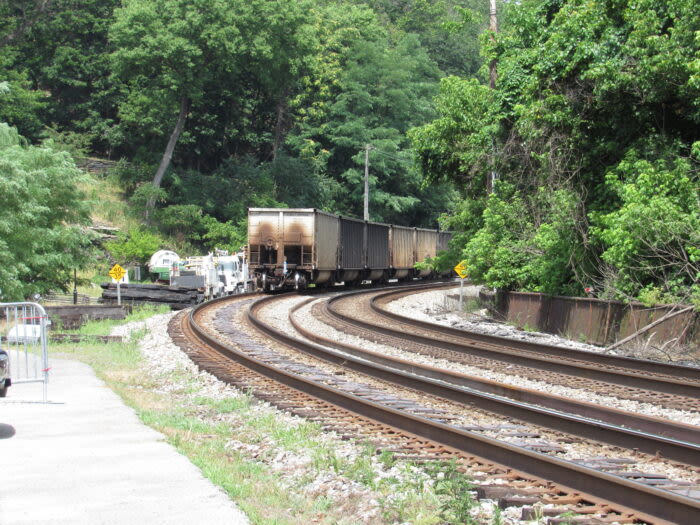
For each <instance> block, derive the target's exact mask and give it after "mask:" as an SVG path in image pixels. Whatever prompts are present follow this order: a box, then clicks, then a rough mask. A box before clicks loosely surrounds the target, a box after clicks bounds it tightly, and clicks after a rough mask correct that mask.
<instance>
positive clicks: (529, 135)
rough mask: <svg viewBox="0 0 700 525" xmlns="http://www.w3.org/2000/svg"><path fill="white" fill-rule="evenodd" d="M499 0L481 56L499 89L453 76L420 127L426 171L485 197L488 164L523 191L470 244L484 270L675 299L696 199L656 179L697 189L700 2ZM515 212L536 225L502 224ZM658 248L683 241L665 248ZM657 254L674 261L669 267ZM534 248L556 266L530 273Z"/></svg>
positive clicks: (548, 283)
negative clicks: (496, 24)
mask: <svg viewBox="0 0 700 525" xmlns="http://www.w3.org/2000/svg"><path fill="white" fill-rule="evenodd" d="M505 7H506V9H507V24H505V25H504V26H502V29H503V30H502V32H501V33H500V34H498V35H497V36H496V38H495V39H493V40H492V39H490V38H484V39H483V43H484V54H485V56H486V58H487V59H491V58H493V59H496V60H497V62H498V85H497V89H496V90H495V91H494V92H492V93H489V91H488V89H487V88H486V87H485V86H483V85H481V84H478V83H476V82H475V81H467V80H459V79H447V80H445V81H443V85H442V89H441V95H440V97H439V98H438V101H437V102H438V111H439V118H438V119H437V120H435V121H433V122H432V123H431V124H429V125H427V126H424V127H422V128H420V129H418V130H416V131H414V132H413V135H412V137H413V140H414V144H415V146H416V148H417V151H418V155H419V161H420V163H421V165H422V166H423V169H424V172H425V174H426V176H427V177H428V179H429V180H440V179H441V178H447V179H450V180H453V181H455V182H457V183H459V184H460V186H461V188H462V190H463V191H464V194H465V195H466V196H468V197H469V198H472V199H481V198H483V195H484V189H485V188H486V184H485V182H486V177H487V175H488V172H490V171H491V170H493V171H495V173H496V174H497V175H498V177H499V178H501V179H502V180H503V181H504V182H505V184H502V185H501V186H500V187H501V190H499V191H505V190H504V188H511V191H513V192H515V193H512V195H511V196H512V201H509V200H508V199H507V198H506V199H504V198H502V197H501V196H499V195H496V196H494V197H492V198H491V199H490V200H489V204H488V206H487V208H486V210H485V211H484V214H483V217H482V220H483V221H484V226H483V227H482V229H481V230H479V232H477V233H476V235H475V237H474V240H473V241H472V242H469V244H468V245H467V247H466V248H465V255H469V257H470V258H471V263H472V264H473V265H474V266H475V268H477V270H476V271H475V275H476V276H477V278H479V279H481V281H482V282H486V283H488V284H490V285H493V286H505V287H510V288H522V289H528V290H546V291H549V292H552V293H554V292H571V291H574V292H575V291H577V290H578V291H579V292H582V291H583V287H584V286H587V285H590V284H594V283H595V284H596V288H597V290H598V292H599V293H601V294H604V295H606V296H609V297H615V296H617V297H621V298H630V297H635V296H638V294H639V293H641V291H643V290H651V289H653V290H657V291H659V293H657V295H659V296H660V295H663V294H666V299H667V300H670V299H671V296H672V295H673V294H674V293H675V294H676V297H680V295H678V293H679V291H680V288H683V287H685V289H686V291H687V290H688V286H690V284H691V282H692V278H691V277H690V274H691V273H692V269H691V268H689V267H688V266H687V264H686V263H685V262H684V258H689V257H690V253H692V252H693V246H694V243H695V241H694V240H693V238H692V236H690V234H689V232H690V231H692V229H693V228H694V221H695V218H694V217H695V215H694V213H695V212H694V211H693V208H692V207H691V206H690V205H689V204H685V205H682V206H681V205H680V204H679V203H678V202H677V198H678V197H677V195H675V193H674V192H671V193H669V194H664V199H666V200H665V201H664V202H661V201H660V200H658V199H652V194H651V192H649V191H648V188H649V187H651V186H650V185H649V182H648V181H649V180H653V181H655V182H654V184H660V185H661V187H663V184H665V182H663V181H667V180H668V179H678V180H682V181H687V182H686V183H685V184H686V185H685V187H684V188H685V191H692V192H693V195H694V197H696V196H697V192H698V178H697V176H698V172H697V168H698V166H697V162H696V160H695V157H693V155H692V154H691V150H692V148H693V147H694V146H693V144H694V143H696V141H697V140H698V138H700V137H699V136H698V133H697V130H698V124H700V107H699V105H698V100H700V83H699V82H698V67H699V66H698V64H699V63H700V61H699V57H700V41H698V40H697V34H698V31H700V18H698V17H697V14H696V13H695V10H696V6H695V2H693V1H692V0H662V1H654V2H652V1H650V0H641V1H637V0H624V1H622V2H612V1H610V0H592V1H589V0H564V1H556V2H550V1H542V0H526V1H524V2H521V3H516V4H512V3H509V4H506V6H505ZM629 159H635V160H634V161H631V160H629ZM674 159H676V160H674ZM678 159H687V160H683V161H679V160H678ZM642 174H644V176H642ZM611 177H612V179H611ZM614 180H622V181H623V182H617V183H615V182H614ZM652 186H653V184H652ZM542 188H546V190H545V192H549V193H550V198H549V199H543V198H542V191H543V190H542ZM497 193H498V192H497ZM662 193H663V192H662ZM562 195H565V196H567V197H566V198H565V199H564V200H562V199H561V196H562ZM552 202H559V204H558V206H560V207H564V209H567V210H569V212H568V213H569V215H570V220H568V221H564V220H563V219H564V218H566V216H565V217H560V218H557V216H556V214H553V208H552V205H551V203H552ZM548 203H549V204H548ZM632 210H634V211H635V212H638V211H641V210H644V212H645V214H644V215H643V216H649V217H650V218H653V219H654V220H653V221H652V222H655V221H661V220H662V218H663V216H664V214H667V218H668V220H669V221H670V222H671V223H672V224H674V226H673V232H671V231H669V230H668V228H666V229H664V228H662V227H661V226H659V227H658V231H665V232H666V234H665V236H666V237H668V238H669V239H671V238H672V239H674V243H675V244H674V248H673V249H671V248H670V247H669V246H666V247H661V246H660V245H659V244H658V243H657V242H656V241H654V240H653V239H654V236H653V235H651V236H650V235H644V234H642V232H641V231H640V229H639V228H641V229H644V228H645V226H644V223H643V222H641V223H639V224H640V226H639V228H632V227H631V224H630V222H629V221H632ZM517 216H522V217H523V221H524V222H523V225H525V224H530V230H528V229H527V228H526V229H522V228H521V229H517V228H515V225H514V224H510V223H507V222H506V223H504V225H503V228H504V229H505V230H508V231H509V232H510V233H498V234H496V232H495V231H494V226H493V225H494V224H496V223H494V222H493V218H494V217H501V218H503V217H517ZM528 218H529V219H528ZM499 220H500V219H499ZM591 221H592V222H593V223H594V225H595V229H594V230H591V229H590V222H591ZM543 226H546V227H547V229H549V230H551V231H556V232H557V236H558V237H559V238H560V240H561V242H560V243H559V244H557V243H554V244H548V246H549V248H546V246H543V245H541V242H544V241H545V240H546V238H550V239H553V238H551V237H547V236H545V237H541V235H540V234H541V232H542V227H543ZM655 228H656V227H655ZM494 235H495V236H494ZM514 235H515V236H514ZM538 236H540V237H539V239H538ZM475 243H476V244H475ZM477 244H478V248H479V250H476V248H477ZM681 246H683V249H680V247H681ZM528 250H530V251H529V252H528ZM550 250H554V251H553V252H552V251H550ZM664 250H666V251H673V253H675V256H674V257H671V256H670V255H669V254H666V255H663V256H662V255H661V252H664ZM524 253H526V254H527V253H529V254H530V255H529V256H528V257H524V256H523V254H524ZM540 253H547V254H548V256H551V257H552V260H553V261H555V264H554V266H552V265H551V264H549V266H548V263H547V262H546V261H541V260H539V259H540V258H539V254H540ZM652 254H653V255H652ZM564 255H566V256H564ZM664 258H665V259H664ZM660 259H664V260H665V261H666V264H668V266H667V267H664V270H663V271H660V270H659V268H660V267H661V266H663V265H662V264H661V263H660ZM532 260H535V261H539V262H538V264H541V265H542V266H543V267H548V271H547V273H542V274H538V273H537V272H534V273H533V271H532V270H533V266H532V262H531V261H532ZM642 261H646V262H647V263H648V265H649V267H648V268H646V266H645V265H644V264H642ZM487 268H490V269H488V270H487ZM643 268H646V269H643ZM652 268H654V270H652ZM635 272H636V275H637V278H635V279H632V280H630V279H631V277H632V274H633V273H635ZM681 274H682V275H684V277H683V278H682V279H681V278H680V277H679V275H681ZM552 276H556V277H555V278H552ZM679 279H680V280H679ZM671 290H675V292H671Z"/></svg>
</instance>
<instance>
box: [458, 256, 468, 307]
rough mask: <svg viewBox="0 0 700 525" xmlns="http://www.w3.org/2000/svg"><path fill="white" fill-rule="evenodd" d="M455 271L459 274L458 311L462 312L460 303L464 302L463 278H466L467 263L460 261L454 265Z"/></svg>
mask: <svg viewBox="0 0 700 525" xmlns="http://www.w3.org/2000/svg"><path fill="white" fill-rule="evenodd" d="M455 272H457V275H459V278H460V281H459V312H460V313H461V312H462V304H463V303H464V279H466V278H467V276H468V275H469V273H468V272H467V265H466V264H465V262H464V261H462V262H460V263H459V264H458V265H457V266H455Z"/></svg>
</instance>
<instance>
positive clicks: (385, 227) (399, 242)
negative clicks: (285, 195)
mask: <svg viewBox="0 0 700 525" xmlns="http://www.w3.org/2000/svg"><path fill="white" fill-rule="evenodd" d="M439 239H440V237H439V234H438V232H437V231H435V230H425V229H416V228H407V227H404V226H394V225H389V224H380V223H374V222H366V221H362V220H359V219H351V218H347V217H338V216H336V215H332V214H330V213H326V212H322V211H319V210H316V209H306V208H304V209H279V208H250V209H249V211H248V260H249V266H250V271H251V272H253V273H255V275H256V276H257V281H258V286H259V287H261V288H263V289H264V290H266V291H267V290H277V289H285V288H287V289H289V288H294V289H297V290H298V289H301V288H305V287H306V286H307V285H309V284H312V283H313V284H315V285H320V286H324V285H331V284H334V283H340V282H345V283H348V284H352V283H355V284H357V283H360V282H361V281H366V280H369V281H384V280H386V279H389V278H397V279H405V278H410V277H415V276H423V277H427V276H428V275H430V273H431V271H430V270H429V269H426V270H422V271H420V272H418V271H417V270H415V269H414V268H415V263H416V262H417V261H423V260H425V258H426V257H434V256H435V254H436V252H437V249H438V242H439Z"/></svg>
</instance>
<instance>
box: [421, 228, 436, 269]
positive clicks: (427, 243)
mask: <svg viewBox="0 0 700 525" xmlns="http://www.w3.org/2000/svg"><path fill="white" fill-rule="evenodd" d="M437 245H438V232H437V231H436V230H426V229H423V228H416V262H421V261H425V260H426V259H427V258H428V257H431V258H432V257H435V254H436V253H437Z"/></svg>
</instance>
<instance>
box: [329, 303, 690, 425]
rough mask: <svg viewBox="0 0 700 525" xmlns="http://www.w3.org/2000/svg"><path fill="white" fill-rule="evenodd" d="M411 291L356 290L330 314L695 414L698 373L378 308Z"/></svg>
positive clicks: (456, 356)
mask: <svg viewBox="0 0 700 525" xmlns="http://www.w3.org/2000/svg"><path fill="white" fill-rule="evenodd" d="M407 293H409V292H408V291H406V290H396V291H389V292H386V291H359V292H351V293H348V294H344V295H342V296H338V297H334V298H332V299H330V300H329V301H328V302H327V303H326V305H325V312H326V314H327V315H328V316H330V317H333V318H335V319H336V321H337V322H339V323H343V324H344V325H345V326H354V327H355V333H357V334H363V336H365V337H372V338H374V339H376V338H377V337H378V334H379V337H380V338H382V337H383V338H386V339H385V340H386V341H388V342H390V343H391V344H398V343H397V341H409V342H410V344H411V347H412V348H414V349H415V351H416V352H418V353H424V354H426V355H431V356H434V357H443V358H446V359H449V360H451V361H455V362H459V363H465V364H470V365H473V366H477V367H481V368H487V369H489V370H495V371H501V372H504V373H508V374H515V375H520V376H522V377H531V378H539V377H542V376H543V373H546V375H547V381H548V382H551V383H554V384H559V385H568V386H573V387H578V388H584V389H592V390H595V391H598V392H609V393H613V394H614V395H616V396H617V397H620V398H624V399H631V400H637V401H642V402H649V403H654V404H657V405H660V406H664V407H668V408H681V409H684V410H687V409H693V410H695V411H700V369H699V368H693V367H685V366H678V365H672V364H666V363H659V362H655V361H648V360H642V359H633V358H628V357H617V356H611V355H605V354H600V353H596V352H588V351H583V350H575V349H570V348H564V347H558V346H551V345H543V344H536V343H531V342H527V341H521V340H515V339H509V338H505V337H499V336H493V335H487V334H480V333H475V332H467V331H465V330H460V329H455V328H452V327H449V326H443V325H438V324H435V323H429V322H425V321H419V320H415V319H407V318H406V317H403V316H401V315H398V314H395V313H392V312H389V311H388V310H386V309H385V308H383V307H382V305H385V304H386V303H387V302H389V301H391V300H394V299H397V298H399V297H401V296H404V295H406V294H407Z"/></svg>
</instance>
